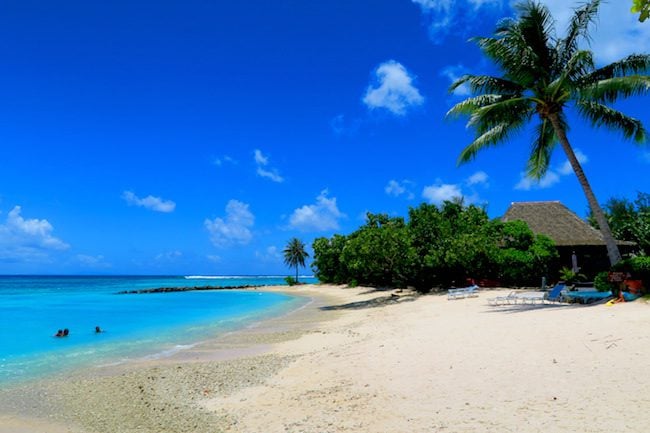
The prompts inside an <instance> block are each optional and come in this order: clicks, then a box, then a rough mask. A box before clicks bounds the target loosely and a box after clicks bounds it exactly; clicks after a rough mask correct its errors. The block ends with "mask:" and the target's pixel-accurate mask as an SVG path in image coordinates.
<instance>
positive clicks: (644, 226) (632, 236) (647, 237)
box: [589, 192, 650, 256]
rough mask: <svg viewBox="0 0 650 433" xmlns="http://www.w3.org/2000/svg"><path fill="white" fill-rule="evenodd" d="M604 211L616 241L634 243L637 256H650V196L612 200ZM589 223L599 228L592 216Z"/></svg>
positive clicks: (641, 194) (639, 195)
mask: <svg viewBox="0 0 650 433" xmlns="http://www.w3.org/2000/svg"><path fill="white" fill-rule="evenodd" d="M603 211H604V212H605V218H606V219H607V222H608V224H609V226H610V228H611V229H612V234H613V235H614V237H615V238H616V239H618V240H621V241H631V242H634V243H635V244H636V253H637V254H641V255H646V256H650V194H648V193H643V192H639V193H637V198H636V200H634V201H631V200H629V199H626V198H611V199H609V200H608V201H607V203H605V205H604V206H603ZM589 223H591V225H592V226H594V227H595V228H598V222H597V221H596V220H595V219H594V218H593V216H592V215H589Z"/></svg>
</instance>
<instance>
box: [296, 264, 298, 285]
mask: <svg viewBox="0 0 650 433" xmlns="http://www.w3.org/2000/svg"><path fill="white" fill-rule="evenodd" d="M296 283H298V265H296Z"/></svg>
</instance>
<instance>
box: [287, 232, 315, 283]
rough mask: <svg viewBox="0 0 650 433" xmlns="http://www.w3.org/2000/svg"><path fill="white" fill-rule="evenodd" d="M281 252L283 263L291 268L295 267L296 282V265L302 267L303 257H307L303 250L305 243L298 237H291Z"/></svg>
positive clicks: (303, 265)
mask: <svg viewBox="0 0 650 433" xmlns="http://www.w3.org/2000/svg"><path fill="white" fill-rule="evenodd" d="M282 252H283V253H284V263H285V264H286V265H287V266H289V267H291V268H296V282H298V267H302V268H304V267H305V259H306V258H307V257H309V254H308V253H307V251H305V244H304V243H303V242H302V241H301V240H300V239H298V238H291V240H289V242H288V243H287V246H286V247H285V248H284V250H283V251H282Z"/></svg>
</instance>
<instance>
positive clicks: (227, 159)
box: [214, 155, 237, 167]
mask: <svg viewBox="0 0 650 433" xmlns="http://www.w3.org/2000/svg"><path fill="white" fill-rule="evenodd" d="M224 164H237V161H235V160H234V159H233V158H231V157H230V156H228V155H224V156H221V157H219V158H215V159H214V165H216V166H217V167H221V166H222V165H224Z"/></svg>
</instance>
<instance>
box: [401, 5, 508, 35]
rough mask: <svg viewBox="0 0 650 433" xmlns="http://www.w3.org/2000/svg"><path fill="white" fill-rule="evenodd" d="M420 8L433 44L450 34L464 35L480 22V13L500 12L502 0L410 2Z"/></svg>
mask: <svg viewBox="0 0 650 433" xmlns="http://www.w3.org/2000/svg"><path fill="white" fill-rule="evenodd" d="M412 2H413V3H415V4H417V5H419V6H420V9H421V10H422V14H423V15H425V16H426V18H427V20H428V26H429V37H430V38H431V41H432V42H434V43H442V42H444V37H445V36H447V35H449V34H452V33H461V32H462V34H465V33H467V32H469V31H471V30H472V28H473V27H474V26H475V25H476V23H478V22H480V20H479V19H477V16H478V14H479V13H481V12H491V13H494V12H500V11H501V10H502V9H503V6H504V1H503V0H412Z"/></svg>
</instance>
